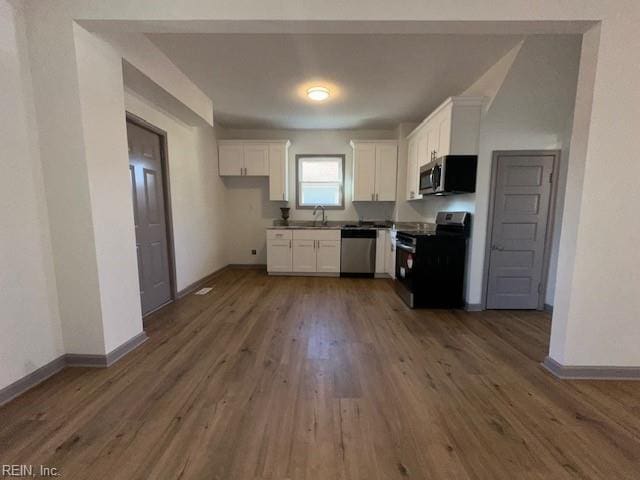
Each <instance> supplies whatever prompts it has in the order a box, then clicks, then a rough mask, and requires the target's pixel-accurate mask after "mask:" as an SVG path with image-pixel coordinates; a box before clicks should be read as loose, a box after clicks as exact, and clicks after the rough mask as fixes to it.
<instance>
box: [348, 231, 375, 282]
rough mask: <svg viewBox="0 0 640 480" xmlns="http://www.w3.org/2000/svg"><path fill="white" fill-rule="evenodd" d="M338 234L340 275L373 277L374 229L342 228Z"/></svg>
mask: <svg viewBox="0 0 640 480" xmlns="http://www.w3.org/2000/svg"><path fill="white" fill-rule="evenodd" d="M340 236H341V240H342V241H341V245H340V276H341V277H373V276H374V274H375V271H376V236H377V232H376V230H375V229H373V228H343V229H342V231H341V235H340Z"/></svg>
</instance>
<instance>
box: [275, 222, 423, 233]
mask: <svg viewBox="0 0 640 480" xmlns="http://www.w3.org/2000/svg"><path fill="white" fill-rule="evenodd" d="M345 225H358V226H357V227H353V228H367V229H372V228H373V229H376V230H388V229H393V230H406V231H416V230H422V229H424V225H425V223H418V222H397V223H394V222H392V221H389V220H382V221H374V222H369V221H367V222H359V221H357V220H333V221H332V220H329V221H328V222H327V223H326V224H324V225H323V224H322V223H321V222H315V221H313V220H290V221H289V222H284V221H283V220H274V221H273V225H272V226H269V227H267V230H276V229H277V230H281V229H291V230H302V229H323V230H340V229H342V228H344V227H345Z"/></svg>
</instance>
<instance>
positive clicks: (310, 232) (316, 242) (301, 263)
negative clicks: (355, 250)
mask: <svg viewBox="0 0 640 480" xmlns="http://www.w3.org/2000/svg"><path fill="white" fill-rule="evenodd" d="M285 247H288V248H285ZM267 271H268V272H269V273H292V274H296V273H304V274H314V273H316V274H336V275H337V274H339V273H340V230H320V229H319V230H315V229H301V230H296V229H287V230H284V229H283V230H275V229H273V230H267Z"/></svg>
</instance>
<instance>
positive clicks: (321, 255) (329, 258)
mask: <svg viewBox="0 0 640 480" xmlns="http://www.w3.org/2000/svg"><path fill="white" fill-rule="evenodd" d="M317 242H318V250H317V252H318V253H317V255H316V269H317V271H318V273H339V272H340V241H339V240H317Z"/></svg>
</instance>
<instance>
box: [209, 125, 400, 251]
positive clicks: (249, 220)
mask: <svg viewBox="0 0 640 480" xmlns="http://www.w3.org/2000/svg"><path fill="white" fill-rule="evenodd" d="M220 136H221V138H235V139H273V140H275V139H288V140H291V148H290V149H289V202H270V201H269V183H268V180H267V178H266V177H265V178H248V177H238V178H234V177H227V178H225V179H224V183H225V186H226V188H227V206H228V209H227V213H228V217H227V225H228V228H230V229H231V230H230V231H229V233H228V235H229V243H228V254H229V262H230V263H238V264H245V263H258V264H265V263H267V256H266V239H265V227H266V226H268V225H272V224H273V220H274V219H277V218H280V207H283V206H288V207H290V208H291V217H290V218H291V219H292V220H312V219H313V215H312V213H313V210H297V209H296V199H295V192H296V188H295V181H296V179H295V172H296V165H295V157H296V155H298V154H304V153H336V154H343V155H345V208H344V210H327V218H328V219H329V220H353V221H357V220H358V219H361V220H391V219H392V218H393V210H394V204H393V202H384V203H383V202H379V203H371V202H356V203H353V202H351V198H352V185H351V181H352V180H351V179H352V169H353V149H352V148H351V146H350V145H349V141H350V140H351V139H357V140H371V139H382V140H384V139H396V132H395V131H393V130H232V129H220ZM321 215H322V213H321V212H318V217H317V218H320V216H321ZM252 249H255V250H257V255H251V250H252Z"/></svg>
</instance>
